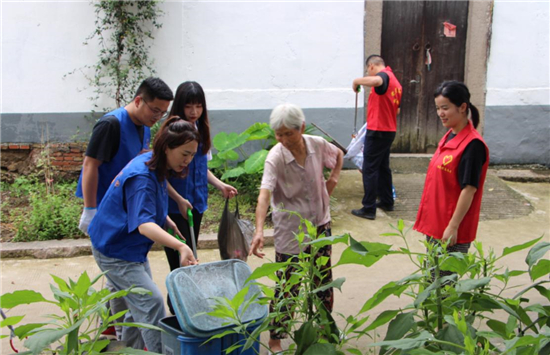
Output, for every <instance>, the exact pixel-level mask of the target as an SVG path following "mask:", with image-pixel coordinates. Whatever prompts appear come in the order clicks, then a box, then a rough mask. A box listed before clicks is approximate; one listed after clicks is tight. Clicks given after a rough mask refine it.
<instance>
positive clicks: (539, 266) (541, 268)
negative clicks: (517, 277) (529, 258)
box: [529, 259, 550, 281]
mask: <svg viewBox="0 0 550 355" xmlns="http://www.w3.org/2000/svg"><path fill="white" fill-rule="evenodd" d="M529 274H530V275H531V279H532V280H533V281H535V280H536V279H538V278H540V277H543V276H546V275H548V274H550V260H548V259H542V260H539V262H538V263H536V264H535V265H534V266H533V267H532V268H531V270H530V271H529Z"/></svg>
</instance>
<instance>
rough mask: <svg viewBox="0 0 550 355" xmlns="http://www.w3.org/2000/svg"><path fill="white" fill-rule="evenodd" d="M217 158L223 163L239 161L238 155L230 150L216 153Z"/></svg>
mask: <svg viewBox="0 0 550 355" xmlns="http://www.w3.org/2000/svg"><path fill="white" fill-rule="evenodd" d="M218 158H219V159H221V160H222V161H224V162H225V161H226V160H239V153H237V152H236V151H234V150H232V149H229V150H224V151H223V152H219V153H218Z"/></svg>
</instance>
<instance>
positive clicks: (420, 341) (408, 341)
mask: <svg viewBox="0 0 550 355" xmlns="http://www.w3.org/2000/svg"><path fill="white" fill-rule="evenodd" d="M433 338H434V337H433V335H432V334H430V333H429V332H427V331H423V332H422V333H420V334H419V335H418V336H417V337H416V338H404V339H399V340H384V341H380V342H377V343H371V344H368V346H371V347H372V346H389V347H392V348H396V349H401V350H411V349H418V348H420V347H422V346H423V345H424V343H426V341H429V340H433Z"/></svg>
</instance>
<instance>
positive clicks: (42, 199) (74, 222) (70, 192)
mask: <svg viewBox="0 0 550 355" xmlns="http://www.w3.org/2000/svg"><path fill="white" fill-rule="evenodd" d="M75 189H76V182H73V183H58V184H56V191H55V192H49V193H48V191H47V189H46V187H45V185H44V184H39V183H37V184H30V183H27V181H25V183H24V184H22V185H19V186H12V190H14V191H20V192H19V193H25V194H28V200H29V207H30V208H29V209H18V210H16V211H13V216H12V218H13V221H14V223H15V226H16V228H17V234H16V236H15V238H14V241H16V242H17V241H34V240H53V239H63V238H71V237H73V238H74V237H82V236H83V234H82V232H81V231H80V230H79V229H78V219H79V217H80V213H81V211H82V202H81V201H80V200H79V199H77V198H76V197H75V196H74V191H75Z"/></svg>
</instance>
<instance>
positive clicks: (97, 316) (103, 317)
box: [0, 272, 161, 355]
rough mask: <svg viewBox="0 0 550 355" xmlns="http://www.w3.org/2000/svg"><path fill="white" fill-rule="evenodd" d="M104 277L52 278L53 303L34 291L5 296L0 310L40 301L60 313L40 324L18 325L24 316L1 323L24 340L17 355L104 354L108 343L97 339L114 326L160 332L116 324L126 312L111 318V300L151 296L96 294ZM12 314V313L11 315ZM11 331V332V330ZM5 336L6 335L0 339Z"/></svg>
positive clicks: (0, 299)
mask: <svg viewBox="0 0 550 355" xmlns="http://www.w3.org/2000/svg"><path fill="white" fill-rule="evenodd" d="M103 275H104V273H103V274H100V275H98V276H97V277H96V278H94V279H93V280H90V278H89V276H88V274H87V273H86V272H84V273H83V274H82V275H80V277H79V278H78V280H77V281H73V280H71V279H69V280H68V282H67V281H65V280H63V279H61V278H59V277H57V276H55V275H52V278H53V280H54V282H55V285H53V284H51V285H50V288H51V290H52V292H53V297H54V299H53V300H49V299H46V298H45V297H44V296H43V295H42V294H41V293H39V292H36V291H33V290H20V291H15V292H13V293H6V294H3V295H2V296H1V297H0V307H1V308H2V309H7V310H9V311H11V310H12V309H13V308H15V307H17V306H20V305H25V304H31V303H37V302H43V303H48V304H50V305H54V306H57V307H58V308H59V312H58V313H59V314H50V315H46V316H45V318H47V320H46V321H45V322H43V323H29V324H23V325H20V323H21V321H22V320H23V319H24V317H25V316H24V315H13V316H9V317H7V318H5V319H3V320H2V323H1V326H2V327H10V328H13V326H16V327H15V328H14V329H13V333H14V335H15V336H17V337H18V338H19V339H21V340H24V339H25V340H24V343H23V344H24V346H25V348H26V349H28V351H24V352H20V353H19V354H33V355H36V354H57V355H64V354H67V355H68V354H71V355H75V354H77V355H80V354H89V355H92V354H99V353H100V352H101V353H105V350H106V348H107V346H108V345H109V343H110V340H108V339H104V338H100V336H101V333H102V332H103V331H104V330H105V329H107V328H109V327H111V326H115V325H121V326H130V327H142V328H148V329H154V330H159V331H161V329H160V328H158V327H156V326H152V325H149V324H142V323H117V322H116V320H117V319H119V318H120V317H122V316H123V315H124V314H125V313H126V312H128V310H124V311H122V312H119V313H117V314H114V315H111V314H110V312H109V309H108V308H107V306H106V304H107V303H108V302H109V301H110V300H112V299H114V298H120V297H124V296H126V295H128V294H129V293H137V294H150V293H151V292H150V291H149V290H146V289H143V288H138V287H134V288H130V289H127V290H122V291H117V292H114V293H111V291H109V290H108V289H105V288H102V289H100V290H99V291H96V290H95V289H94V288H93V285H94V284H95V283H96V282H97V281H98V280H99V279H100V278H101V277H102V276H103ZM10 313H11V312H10ZM10 330H11V329H10ZM2 337H6V336H2ZM114 353H117V354H144V355H145V354H152V353H151V352H145V351H142V350H136V349H131V348H124V349H121V350H117V351H116V352H114Z"/></svg>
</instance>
